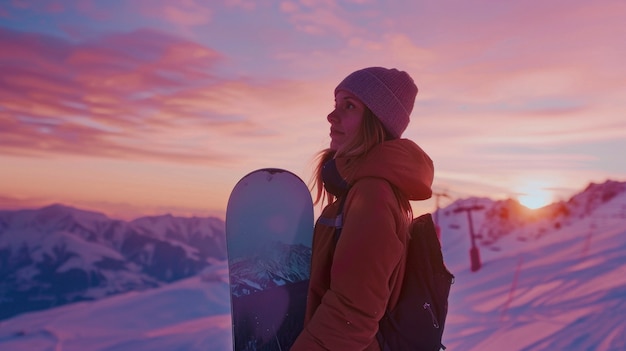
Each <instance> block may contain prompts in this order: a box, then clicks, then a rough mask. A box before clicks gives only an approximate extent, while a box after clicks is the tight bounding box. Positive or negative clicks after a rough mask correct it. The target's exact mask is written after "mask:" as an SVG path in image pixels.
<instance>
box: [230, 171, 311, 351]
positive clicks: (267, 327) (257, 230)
mask: <svg viewBox="0 0 626 351" xmlns="http://www.w3.org/2000/svg"><path fill="white" fill-rule="evenodd" d="M312 237H313V203H312V201H311V194H310V192H309V189H308V188H307V186H306V184H304V182H303V181H302V180H301V179H300V178H299V177H298V176H296V175H295V174H293V173H291V172H289V171H286V170H283V169H276V168H264V169H259V170H256V171H253V172H251V173H249V174H248V175H246V176H244V177H243V178H242V179H241V180H240V181H239V182H238V183H237V184H236V185H235V187H234V188H233V190H232V192H231V194H230V198H229V200H228V206H227V208H226V247H227V252H228V268H229V280H230V301H231V316H232V328H233V329H232V332H233V350H234V351H252V350H259V351H261V350H263V351H273V350H289V348H290V347H291V345H292V344H293V342H294V341H295V339H296V338H297V336H298V335H299V334H300V332H301V331H302V329H303V324H304V313H305V309H306V296H307V290H308V285H309V270H310V262H311V244H312Z"/></svg>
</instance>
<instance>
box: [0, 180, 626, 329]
mask: <svg viewBox="0 0 626 351" xmlns="http://www.w3.org/2000/svg"><path fill="white" fill-rule="evenodd" d="M623 193H626V182H618V181H611V180H609V181H606V182H604V183H601V184H590V185H589V186H588V187H587V188H586V189H584V190H583V191H581V192H580V193H579V194H577V195H575V196H573V197H572V198H570V199H569V200H567V201H562V202H557V203H554V204H552V205H549V206H546V207H544V208H541V209H537V210H529V209H527V208H525V207H523V206H522V205H520V204H519V203H518V202H517V201H514V200H501V201H494V200H491V199H487V198H468V199H461V200H457V201H455V202H454V203H452V204H450V205H449V206H447V207H445V208H442V209H440V210H439V213H437V214H436V215H435V217H436V218H438V219H439V224H440V226H441V228H442V239H443V244H444V251H445V253H446V254H447V255H449V256H455V255H463V256H465V255H466V252H467V249H468V247H467V246H466V245H465V244H463V245H465V246H462V245H461V244H462V243H459V242H458V239H449V238H458V237H459V235H455V234H454V233H451V232H450V231H457V232H458V233H459V234H462V233H463V232H469V227H468V221H467V217H466V215H465V214H464V213H460V212H459V211H458V210H459V209H460V208H463V207H468V206H478V207H481V209H480V210H477V211H475V212H473V213H472V218H473V227H474V228H473V229H474V232H475V233H476V239H477V243H478V245H479V246H481V247H482V248H486V249H489V250H490V251H494V252H496V251H498V250H500V247H501V246H502V245H501V243H502V241H505V240H511V239H512V240H515V241H520V242H526V241H531V240H536V239H538V238H540V237H541V236H543V235H545V234H546V233H550V232H554V230H559V229H560V228H566V227H568V226H573V225H576V223H578V221H579V220H580V219H581V218H585V217H587V216H589V215H590V214H591V213H593V212H594V210H595V209H596V208H598V207H600V206H602V205H603V204H605V203H607V202H609V201H611V199H613V198H614V197H616V196H617V195H619V194H623ZM619 211H621V213H622V215H623V217H624V218H626V206H625V208H623V209H621V210H619ZM619 211H618V212H619ZM461 237H466V236H464V235H461ZM448 240H451V241H448ZM455 245H456V247H455ZM505 246H506V247H510V246H507V245H505ZM295 249H297V248H294V250H295ZM294 250H291V251H293V252H300V251H302V250H300V251H298V250H295V251H294ZM277 252H283V253H284V252H286V250H282V249H281V250H278V251H277ZM302 257H310V251H307V250H305V251H302V255H298V256H297V257H295V256H284V255H282V254H277V255H274V259H273V260H272V261H271V262H269V261H268V262H260V263H258V264H254V265H250V262H246V263H245V264H244V263H243V262H242V271H241V276H240V279H241V280H240V282H239V283H240V285H239V288H240V291H239V294H245V293H246V292H247V291H252V290H257V289H260V288H261V287H264V286H271V285H281V284H283V283H284V282H286V281H297V280H299V279H300V278H301V277H300V275H301V274H304V273H302V272H303V271H304V270H305V268H302V267H308V265H307V264H306V263H307V262H303V261H302ZM225 259H226V238H225V225H224V222H223V221H222V220H221V219H217V218H180V217H173V216H170V215H164V216H154V217H143V218H139V219H136V220H133V221H121V220H116V219H110V218H108V217H107V216H105V215H103V214H100V213H95V212H89V211H83V210H79V209H75V208H71V207H67V206H63V205H52V206H48V207H44V208H41V209H35V210H32V209H29V210H17V211H0V319H6V318H9V317H12V316H14V315H17V314H20V313H23V312H27V311H34V310H42V309H47V308H50V307H54V306H59V305H63V304H67V303H71V302H76V301H83V300H96V299H100V298H103V297H106V296H110V295H115V294H119V293H123V292H128V291H133V290H145V289H149V288H154V287H158V286H161V285H165V284H168V283H171V282H174V281H178V280H181V279H183V278H187V277H191V276H194V275H198V274H199V273H200V272H202V271H203V270H205V268H207V269H208V267H209V266H211V265H213V264H214V263H216V262H220V261H223V260H225ZM293 260H296V262H299V263H298V265H297V266H298V267H300V268H296V269H295V270H291V271H281V270H278V272H279V273H272V274H268V272H269V270H268V269H266V268H267V267H276V266H284V265H285V262H287V261H293ZM463 264H465V263H463ZM251 267H252V268H251ZM255 267H256V268H258V269H255ZM264 267H266V268H264ZM452 268H453V271H454V270H455V269H460V268H456V267H452Z"/></svg>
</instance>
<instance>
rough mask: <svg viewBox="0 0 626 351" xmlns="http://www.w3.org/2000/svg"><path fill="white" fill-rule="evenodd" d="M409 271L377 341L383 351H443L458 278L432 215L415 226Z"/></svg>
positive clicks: (408, 254) (336, 232)
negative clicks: (450, 299) (449, 264)
mask: <svg viewBox="0 0 626 351" xmlns="http://www.w3.org/2000/svg"><path fill="white" fill-rule="evenodd" d="M344 201H345V197H344V198H343V199H342V200H341V203H340V205H339V215H338V216H337V219H338V225H337V227H336V229H335V243H336V242H337V240H339V236H340V234H341V227H342V223H341V218H342V211H343V202H344ZM409 231H410V239H409V242H408V245H409V247H408V250H407V258H406V259H407V261H406V269H405V273H404V280H403V283H402V286H401V288H400V289H401V291H400V296H399V299H398V304H397V305H396V306H395V308H394V309H393V310H391V311H386V312H385V315H384V316H383V318H382V319H381V320H380V322H379V330H378V333H377V334H376V339H377V340H378V344H379V345H380V348H381V350H382V351H422V350H423V351H439V350H441V349H444V350H445V348H446V347H445V346H444V345H443V344H442V343H441V339H442V337H443V327H444V325H445V323H446V316H447V314H448V296H449V294H450V287H451V285H452V284H453V283H454V275H452V273H450V271H448V269H447V268H446V266H445V264H444V262H443V254H442V252H441V244H440V242H439V238H438V237H437V231H436V229H435V225H434V223H433V219H432V216H431V215H430V213H427V214H424V215H421V216H419V217H417V218H415V219H413V221H412V222H411V225H410V228H409Z"/></svg>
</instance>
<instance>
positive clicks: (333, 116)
mask: <svg viewBox="0 0 626 351" xmlns="http://www.w3.org/2000/svg"><path fill="white" fill-rule="evenodd" d="M336 111H337V110H332V111H331V112H330V113H329V114H328V116H326V119H327V120H328V122H329V123H333V122H337V115H336V113H335V112H336Z"/></svg>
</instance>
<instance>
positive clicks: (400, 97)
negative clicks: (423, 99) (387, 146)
mask: <svg viewBox="0 0 626 351" xmlns="http://www.w3.org/2000/svg"><path fill="white" fill-rule="evenodd" d="M339 90H345V91H347V92H349V93H351V94H353V95H354V96H356V97H357V98H358V99H359V100H361V101H362V102H363V103H364V104H365V106H367V107H368V108H369V109H370V110H371V111H372V112H373V113H374V114H375V115H376V117H378V119H379V120H380V121H381V123H382V124H383V126H385V128H386V129H387V131H388V132H389V133H390V134H391V136H392V137H393V138H394V139H397V138H400V136H401V135H402V133H403V132H404V130H405V129H406V127H407V126H408V125H409V115H410V114H411V111H412V110H413V104H414V103H415V96H416V95H417V86H416V85H415V83H414V82H413V79H412V78H411V76H409V75H408V74H407V73H406V72H404V71H398V70H397V69H395V68H392V69H387V68H383V67H368V68H364V69H361V70H358V71H356V72H353V73H351V74H350V75H349V76H347V77H346V78H345V79H344V80H343V81H342V82H341V83H339V85H338V86H337V88H335V95H336V94H337V92H338V91H339Z"/></svg>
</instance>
